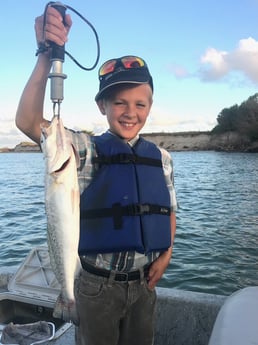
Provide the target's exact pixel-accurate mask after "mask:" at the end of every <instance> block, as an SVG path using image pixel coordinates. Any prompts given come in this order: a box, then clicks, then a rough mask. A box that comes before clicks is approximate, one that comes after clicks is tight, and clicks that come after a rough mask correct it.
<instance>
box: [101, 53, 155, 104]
mask: <svg viewBox="0 0 258 345" xmlns="http://www.w3.org/2000/svg"><path fill="white" fill-rule="evenodd" d="M118 84H149V85H150V87H151V89H152V91H153V81H152V77H151V75H150V72H149V69H148V66H147V64H146V62H145V61H144V60H143V59H142V58H140V57H138V56H132V55H128V56H123V57H121V58H115V59H111V60H108V61H106V62H105V63H104V64H103V65H102V66H101V67H100V69H99V92H98V93H97V95H96V97H95V101H98V100H99V99H101V98H102V97H103V96H104V93H105V91H106V90H107V89H109V88H111V87H112V86H114V85H118Z"/></svg>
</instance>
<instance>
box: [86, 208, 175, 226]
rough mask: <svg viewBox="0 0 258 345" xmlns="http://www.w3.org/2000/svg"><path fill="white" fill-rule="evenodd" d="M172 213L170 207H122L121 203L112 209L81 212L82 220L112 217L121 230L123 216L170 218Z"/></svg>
mask: <svg viewBox="0 0 258 345" xmlns="http://www.w3.org/2000/svg"><path fill="white" fill-rule="evenodd" d="M170 213H171V209H170V207H167V206H160V205H154V204H131V205H127V206H122V205H121V204H120V203H115V204H113V205H112V207H111V208H99V209H88V210H83V211H81V216H80V217H81V219H94V218H105V217H112V218H113V222H114V228H115V229H116V230H119V229H121V228H122V225H123V219H122V218H123V216H142V215H147V214H160V215H163V216H169V215H170Z"/></svg>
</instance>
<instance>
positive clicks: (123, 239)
mask: <svg viewBox="0 0 258 345" xmlns="http://www.w3.org/2000/svg"><path fill="white" fill-rule="evenodd" d="M65 22H66V26H64V25H63V23H62V18H61V16H60V14H59V13H58V12H57V11H56V10H55V9H54V8H52V7H49V8H48V11H47V17H46V25H45V28H46V30H45V32H44V30H43V29H42V27H43V18H42V16H40V17H38V18H37V19H36V22H35V30H36V38H37V42H38V43H42V42H43V43H44V42H45V40H51V41H54V42H55V43H57V44H59V45H63V44H64V43H65V42H66V41H67V35H68V32H69V28H70V26H71V25H72V22H71V18H70V16H69V15H66V18H65ZM50 68H51V62H50V59H49V51H46V52H43V53H41V54H39V56H38V60H37V63H36V66H35V68H34V70H33V72H32V74H31V77H30V79H29V80H28V82H27V85H26V86H25V89H24V91H23V94H22V96H21V100H20V103H19V106H18V109H17V114H16V124H17V126H18V128H19V129H20V130H21V131H23V132H24V133H25V134H26V135H27V136H29V137H30V138H31V139H32V140H34V141H35V142H37V143H40V135H41V130H40V125H41V123H45V125H48V124H49V121H48V120H46V119H44V118H43V104H44V97H45V89H46V83H47V79H48V73H49V71H50ZM99 82H100V84H99V85H100V86H99V92H98V93H97V95H96V97H95V101H96V103H97V106H98V108H99V110H100V112H101V114H103V115H104V116H106V118H107V122H108V125H109V129H108V131H107V132H106V133H104V134H102V135H100V136H90V135H88V134H86V133H84V132H74V131H72V130H67V135H69V136H70V137H71V138H72V142H73V146H74V150H75V151H76V153H77V154H78V156H79V157H80V164H79V166H78V181H79V186H80V193H81V199H80V211H81V224H80V243H79V248H78V252H79V255H80V259H81V263H82V267H83V269H82V272H81V276H80V282H79V285H78V289H77V291H76V297H77V307H78V311H79V317H80V324H79V327H78V328H77V329H76V342H77V344H78V345H86V344H87V345H102V344H103V345H129V344H130V345H134V344H135V345H139V344H141V345H151V344H153V337H154V310H155V302H156V292H155V286H156V284H157V282H158V281H159V279H160V278H161V277H162V275H163V273H164V271H165V269H166V268H167V266H168V264H169V262H170V259H171V255H172V248H173V241H174V236H175V231H176V218H175V210H176V197H175V191H174V186H173V182H174V181H173V180H174V177H173V166H172V159H171V155H170V154H169V153H168V152H167V151H165V150H164V149H161V148H158V147H157V146H156V145H154V144H153V143H151V142H148V141H146V140H144V139H143V138H141V137H140V136H139V132H140V130H141V129H142V128H143V126H144V125H145V122H146V120H147V117H148V115H149V112H150V109H151V106H152V102H153V81H152V77H151V75H150V72H149V69H148V67H147V64H146V62H145V61H144V60H143V59H142V58H140V57H137V56H130V55H129V56H123V57H121V58H115V59H111V60H108V61H107V62H105V63H104V64H103V65H102V66H101V67H100V69H99ZM71 231H72V229H71Z"/></svg>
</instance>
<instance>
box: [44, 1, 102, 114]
mask: <svg viewBox="0 0 258 345" xmlns="http://www.w3.org/2000/svg"><path fill="white" fill-rule="evenodd" d="M49 6H51V7H54V8H55V9H56V10H57V11H58V12H59V13H60V14H61V16H62V18H63V23H64V24H65V13H66V10H67V9H69V10H71V11H73V12H74V13H75V14H77V16H79V17H80V18H81V19H82V20H83V21H84V22H85V23H86V24H87V25H89V26H90V28H91V29H92V31H93V33H94V35H95V38H96V44H97V57H96V61H95V63H94V64H93V66H92V67H84V66H82V65H81V64H80V63H79V62H78V61H77V60H75V58H74V57H73V56H72V55H71V54H70V53H68V52H67V51H66V50H65V45H63V46H60V45H58V44H56V43H54V42H51V41H49V42H48V43H49V45H50V47H51V55H50V61H51V63H52V66H51V72H50V73H49V75H48V77H49V78H50V80H51V86H50V98H51V100H52V102H53V114H54V116H60V106H61V103H62V101H63V99H64V79H66V77H67V75H66V74H64V73H63V63H64V60H65V54H66V55H68V56H69V57H70V58H71V59H72V60H73V61H74V62H75V63H76V64H77V65H78V66H79V67H80V68H82V69H84V70H86V71H91V70H93V69H94V68H95V67H96V66H97V64H98V61H99V57H100V44H99V38H98V34H97V32H96V30H95V28H94V26H93V25H92V24H91V23H90V22H89V21H88V20H87V19H86V18H85V17H83V16H82V15H81V14H80V13H79V12H77V11H76V10H75V9H74V8H72V7H70V6H68V5H64V4H62V3H61V2H53V1H50V2H49V3H47V5H46V7H45V11H44V21H43V23H44V24H43V26H45V23H46V12H47V8H48V7H49ZM43 30H44V28H43Z"/></svg>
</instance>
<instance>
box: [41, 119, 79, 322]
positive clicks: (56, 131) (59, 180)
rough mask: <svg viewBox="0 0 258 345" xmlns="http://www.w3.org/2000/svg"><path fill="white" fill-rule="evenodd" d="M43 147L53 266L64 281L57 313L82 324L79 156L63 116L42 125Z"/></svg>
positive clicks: (58, 300)
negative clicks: (78, 302) (78, 288)
mask: <svg viewBox="0 0 258 345" xmlns="http://www.w3.org/2000/svg"><path fill="white" fill-rule="evenodd" d="M41 148H42V151H43V154H44V157H45V165H46V172H45V208H46V215H47V240H48V248H49V256H50V262H51V266H52V268H53V271H54V273H55V275H56V278H57V280H58V281H59V283H60V285H61V293H60V296H59V297H58V298H57V301H56V304H55V307H54V313H53V315H54V317H59V318H61V319H63V320H65V321H72V322H73V323H74V324H78V322H79V319H78V314H77V310H76V302H75V295H74V283H75V280H76V278H77V276H78V274H79V271H80V268H81V266H80V261H79V256H78V243H79V219H80V216H79V198H80V196H79V186H78V179H77V168H76V157H75V153H74V150H73V146H72V142H71V140H70V139H69V137H68V136H67V135H66V131H65V129H64V126H63V123H62V120H61V119H60V118H59V117H57V116H54V118H53V120H52V122H51V123H50V125H49V126H44V125H42V126H41Z"/></svg>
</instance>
